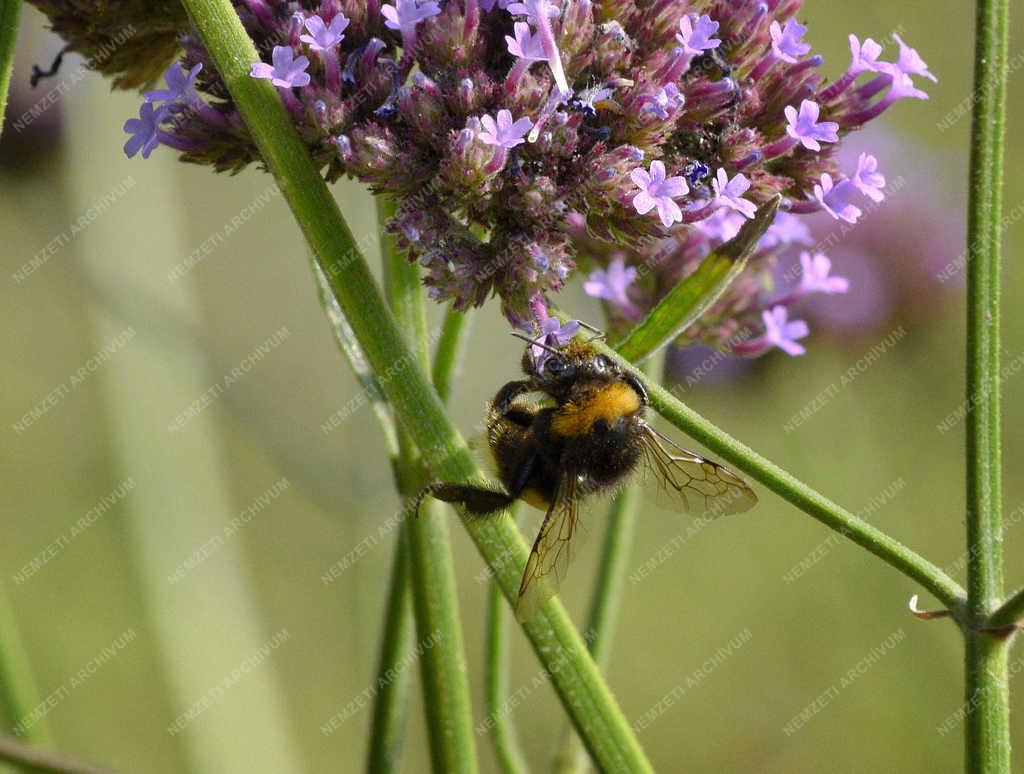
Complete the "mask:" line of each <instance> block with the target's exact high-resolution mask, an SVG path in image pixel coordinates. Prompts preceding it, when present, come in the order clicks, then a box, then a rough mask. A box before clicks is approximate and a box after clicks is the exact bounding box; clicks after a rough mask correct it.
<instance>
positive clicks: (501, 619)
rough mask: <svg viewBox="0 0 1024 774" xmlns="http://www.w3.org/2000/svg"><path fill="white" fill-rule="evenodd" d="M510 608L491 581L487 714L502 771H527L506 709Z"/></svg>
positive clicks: (512, 773)
mask: <svg viewBox="0 0 1024 774" xmlns="http://www.w3.org/2000/svg"><path fill="white" fill-rule="evenodd" d="M510 617H511V616H509V610H508V606H507V605H506V604H505V600H503V599H502V598H501V587H500V586H499V585H498V584H497V583H495V582H494V581H492V582H491V583H490V584H489V589H488V593H487V654H486V659H487V665H486V669H487V674H486V687H487V717H488V718H489V719H490V720H491V723H490V724H489V726H490V734H491V740H492V741H493V742H494V751H495V752H496V753H497V754H498V762H499V763H500V764H501V770H502V771H504V772H505V774H526V772H528V771H529V770H530V767H529V766H527V764H526V756H525V755H523V751H522V747H521V746H520V744H519V737H518V736H517V735H516V730H515V724H513V723H512V716H511V714H510V713H508V712H507V711H505V708H504V707H503V705H504V703H505V702H506V701H507V699H508V695H509V687H508V668H509V647H508V633H509V625H508V624H509V618H510Z"/></svg>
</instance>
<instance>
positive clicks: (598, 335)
mask: <svg viewBox="0 0 1024 774" xmlns="http://www.w3.org/2000/svg"><path fill="white" fill-rule="evenodd" d="M576 322H578V323H579V324H580V327H581V328H586V329H587V330H588V331H590V332H591V333H593V334H594V335H593V336H591V337H590V338H589V339H587V342H588V343H589V342H591V341H604V340H605V339H606V338H608V334H607V333H605V332H604V331H602V330H599V329H597V328H595V327H594V326H593V325H590V324H589V323H585V322H583V320H577V321H576Z"/></svg>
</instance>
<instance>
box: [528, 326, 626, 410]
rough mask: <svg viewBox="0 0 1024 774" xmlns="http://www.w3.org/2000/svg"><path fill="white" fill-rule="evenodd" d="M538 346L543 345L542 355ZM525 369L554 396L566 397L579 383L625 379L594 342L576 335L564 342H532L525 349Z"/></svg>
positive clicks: (538, 384)
mask: <svg viewBox="0 0 1024 774" xmlns="http://www.w3.org/2000/svg"><path fill="white" fill-rule="evenodd" d="M534 347H537V348H538V349H540V352H541V354H540V355H539V356H538V355H537V353H536V351H535V350H534ZM523 371H525V373H526V375H527V376H530V377H532V378H533V380H534V382H535V383H536V385H537V387H538V388H539V389H541V390H543V391H544V392H546V393H548V394H549V395H551V396H552V397H554V398H556V399H559V398H562V397H565V396H566V395H567V394H568V393H569V392H570V391H571V390H572V389H573V388H574V387H575V386H576V385H578V384H593V383H595V382H610V381H616V380H621V379H623V378H624V376H625V374H624V373H623V372H622V370H621V369H620V368H619V366H618V365H616V364H615V363H614V362H613V361H612V360H611V358H608V357H606V356H605V355H603V354H601V353H600V352H598V351H597V350H596V349H595V348H594V347H593V346H592V345H591V344H589V343H587V342H584V341H580V340H578V339H573V340H571V341H569V342H568V343H567V344H565V345H563V346H558V345H557V344H556V343H549V342H536V343H531V345H530V346H529V347H527V348H526V352H525V353H523Z"/></svg>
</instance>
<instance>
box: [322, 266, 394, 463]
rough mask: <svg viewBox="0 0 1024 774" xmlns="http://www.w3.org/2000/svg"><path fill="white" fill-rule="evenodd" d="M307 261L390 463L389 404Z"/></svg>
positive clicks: (324, 282) (328, 289)
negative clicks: (366, 399) (374, 420)
mask: <svg viewBox="0 0 1024 774" xmlns="http://www.w3.org/2000/svg"><path fill="white" fill-rule="evenodd" d="M310 261H311V263H312V264H313V279H314V281H315V282H316V289H317V294H318V295H319V297H320V304H321V305H322V306H323V308H324V312H326V313H327V321H328V322H329V323H330V325H331V332H332V333H333V334H334V341H335V343H336V344H337V345H338V349H340V350H341V352H342V354H344V355H345V357H346V359H347V360H348V362H349V365H350V366H352V371H353V372H354V373H355V375H356V379H357V380H358V381H359V384H360V385H361V386H362V389H363V392H364V393H366V395H367V397H368V399H369V401H370V406H371V407H372V408H373V414H374V416H375V417H376V418H377V424H379V425H380V429H381V432H382V433H383V434H384V444H385V447H386V448H387V452H388V458H389V459H390V460H391V464H392V466H394V465H395V464H396V463H397V461H398V434H397V431H396V430H395V420H394V417H393V416H392V412H391V407H390V406H389V405H388V402H387V398H385V397H384V389H383V388H382V387H381V386H380V382H379V381H378V380H377V376H376V374H374V373H373V368H371V367H370V364H369V363H368V362H367V360H366V354H365V353H364V352H363V348H362V347H361V346H360V345H359V342H358V341H357V340H356V335H355V333H354V332H353V331H352V326H351V325H349V324H348V320H346V319H345V313H344V312H342V311H341V307H340V306H339V305H338V300H337V299H336V298H335V297H334V293H333V292H332V291H331V286H330V283H329V282H328V281H327V277H326V275H324V272H323V269H321V268H320V264H319V263H317V261H316V256H310Z"/></svg>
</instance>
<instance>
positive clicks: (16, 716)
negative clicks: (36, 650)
mask: <svg viewBox="0 0 1024 774" xmlns="http://www.w3.org/2000/svg"><path fill="white" fill-rule="evenodd" d="M38 697H39V689H38V688H37V687H36V685H35V681H34V680H33V677H32V665H31V664H30V663H29V658H28V652H27V650H26V649H25V644H24V642H23V641H22V638H21V631H20V629H19V627H18V621H17V618H16V617H15V615H14V610H13V608H12V607H11V604H10V600H9V599H8V597H7V590H6V589H5V588H4V587H2V586H0V721H2V720H6V721H8V722H9V723H10V726H11V727H14V726H16V725H17V724H18V723H20V722H21V721H22V720H23V719H24V718H27V717H29V714H30V712H31V711H32V709H33V708H34V707H35V705H36V702H37V701H38V700H39V698H38ZM45 723H46V718H40V722H39V723H33V724H32V725H31V726H30V727H29V728H28V729H26V733H25V736H26V737H27V738H28V739H30V740H32V741H36V742H38V741H49V734H48V733H46V732H45V730H44V726H43V725H42V724H45Z"/></svg>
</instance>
